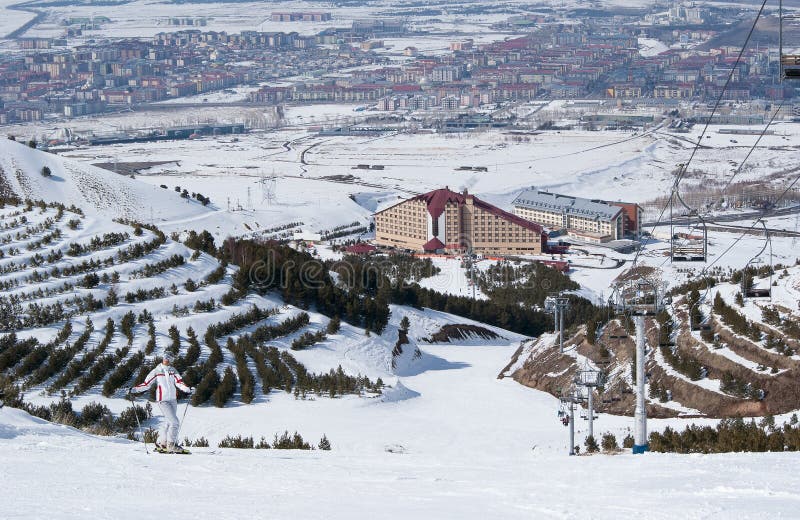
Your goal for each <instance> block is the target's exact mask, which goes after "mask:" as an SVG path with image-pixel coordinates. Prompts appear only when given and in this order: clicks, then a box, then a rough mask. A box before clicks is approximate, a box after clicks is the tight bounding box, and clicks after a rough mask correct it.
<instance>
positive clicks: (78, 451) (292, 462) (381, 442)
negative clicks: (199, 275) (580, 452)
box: [0, 344, 800, 520]
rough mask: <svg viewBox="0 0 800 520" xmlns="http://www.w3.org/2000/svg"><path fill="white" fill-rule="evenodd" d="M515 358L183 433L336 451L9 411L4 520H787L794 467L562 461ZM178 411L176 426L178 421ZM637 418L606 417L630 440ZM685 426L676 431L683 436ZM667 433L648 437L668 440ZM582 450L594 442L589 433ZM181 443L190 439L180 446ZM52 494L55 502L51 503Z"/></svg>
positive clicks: (740, 459) (288, 403)
mask: <svg viewBox="0 0 800 520" xmlns="http://www.w3.org/2000/svg"><path fill="white" fill-rule="evenodd" d="M514 349H515V345H514V344H511V345H505V346H503V345H485V346H470V347H464V346H449V345H448V346H426V347H423V350H424V351H425V353H426V354H427V355H430V356H433V357H435V358H436V359H439V360H440V361H439V362H438V364H437V365H436V366H431V367H429V370H427V371H425V372H423V373H421V374H419V375H417V376H413V377H406V378H404V379H403V381H402V384H403V385H404V386H405V387H406V388H407V390H404V391H402V392H404V393H409V392H415V393H418V394H419V395H418V396H412V397H411V398H410V399H403V400H399V401H394V400H392V399H390V400H388V401H389V402H379V401H377V400H364V399H359V398H344V399H335V400H329V399H318V400H316V401H295V400H294V398H293V397H291V396H290V395H287V394H276V395H275V396H274V397H273V398H271V399H270V401H269V402H268V403H266V404H258V405H250V406H235V407H231V408H228V409H225V410H218V409H214V408H201V409H194V408H192V409H191V410H189V413H188V415H187V419H186V426H185V428H184V430H183V433H185V434H186V435H189V436H190V437H195V436H198V435H205V436H207V437H208V438H209V440H211V441H212V443H215V442H216V441H217V440H218V439H219V438H220V437H223V436H224V435H225V434H228V433H233V434H236V433H242V434H245V435H251V434H252V435H254V436H255V437H256V439H258V438H259V437H260V436H261V435H264V436H266V437H267V438H268V439H269V438H271V437H272V435H273V434H274V433H276V432H282V431H283V430H284V429H289V431H290V432H292V431H294V430H295V429H296V430H298V431H299V432H300V433H302V434H303V435H304V436H305V437H306V438H307V439H309V440H312V441H313V442H316V441H317V440H318V439H319V437H321V436H322V434H323V433H325V434H327V436H328V438H329V439H330V440H331V442H332V444H333V451H330V452H322V451H313V452H298V451H278V450H241V451H240V450H233V449H216V448H205V449H204V448H195V449H194V451H195V454H193V455H190V456H182V457H180V458H178V456H162V455H156V454H150V455H146V454H145V453H144V449H143V446H142V445H141V444H134V443H130V442H126V441H121V440H114V439H99V438H94V437H91V436H88V435H85V434H82V433H78V432H75V431H74V430H72V429H69V428H66V427H61V426H54V425H49V424H43V423H42V422H41V421H39V420H36V419H32V418H29V417H27V416H25V415H24V414H22V413H21V412H19V411H17V410H12V409H9V408H5V409H3V410H2V411H0V457H1V458H2V460H3V463H4V464H3V465H4V471H3V472H2V474H0V489H3V490H4V492H5V493H6V496H7V497H14V499H13V500H10V501H6V502H5V504H4V507H3V516H4V518H8V519H21V518H31V517H38V518H60V519H70V518H86V517H89V516H93V517H103V518H116V519H128V518H130V519H139V518H142V517H146V516H150V515H161V514H163V513H164V511H165V508H167V509H169V510H175V511H180V514H181V515H182V516H187V517H191V518H198V519H205V518H209V519H214V520H217V519H220V518H244V517H252V516H257V517H260V518H328V519H339V518H341V519H345V518H346V519H353V518H369V519H373V518H404V517H410V518H437V519H450V518H453V519H472V518H474V519H484V518H504V519H505V518H508V519H515V518H519V519H530V518H587V517H590V518H610V519H611V518H613V519H617V518H621V517H624V516H627V515H631V514H633V513H636V512H638V513H640V514H643V515H645V517H647V518H654V519H673V518H723V517H736V518H764V517H765V515H768V516H769V517H771V518H781V517H785V518H792V517H794V516H795V514H796V512H797V507H798V503H799V502H800V494H798V492H797V487H798V484H800V481H799V480H800V479H798V478H797V476H796V471H795V467H796V465H797V464H798V463H799V462H800V454H798V453H785V454H776V453H768V454H724V455H708V456H702V455H691V456H687V455H663V454H652V453H651V454H647V455H644V456H633V455H630V454H628V453H624V454H621V455H618V456H605V455H596V456H591V457H583V456H581V457H568V456H567V455H566V440H567V433H566V429H565V428H563V427H562V426H561V424H560V422H559V421H558V420H557V418H556V414H555V411H556V409H557V406H556V400H555V399H554V398H553V397H551V396H549V395H547V394H543V393H541V392H537V391H534V390H531V389H528V388H524V387H521V386H520V385H518V384H517V383H515V382H514V381H512V380H511V379H503V380H498V379H497V378H496V374H497V372H498V371H499V370H500V368H501V367H502V366H503V364H505V362H506V361H507V359H508V358H509V356H510V355H511V353H512V352H513V350H514ZM182 407H183V405H181V410H180V411H181V412H182ZM632 423H633V422H632V420H631V419H630V418H623V417H608V416H601V417H600V419H598V421H597V422H596V423H595V426H596V428H597V429H598V430H599V431H601V432H602V431H606V430H611V431H615V432H616V433H617V434H618V436H620V435H622V433H623V432H624V431H625V428H626V427H628V426H631V425H632ZM686 423H687V422H686V421H680V420H675V419H673V420H671V421H670V424H672V425H673V426H675V425H682V424H686ZM665 424H667V422H666V421H651V429H652V428H662V427H663V426H664V425H665ZM578 426H579V433H578V439H579V441H580V440H582V438H583V436H584V435H585V432H583V431H582V430H583V428H585V427H584V426H583V425H582V424H579V425H578ZM183 433H182V435H183ZM42 493H46V500H45V499H43V496H42Z"/></svg>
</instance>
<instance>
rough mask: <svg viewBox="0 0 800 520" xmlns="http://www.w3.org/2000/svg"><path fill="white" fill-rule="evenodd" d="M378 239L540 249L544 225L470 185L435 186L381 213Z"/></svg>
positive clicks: (411, 245) (425, 246)
mask: <svg viewBox="0 0 800 520" xmlns="http://www.w3.org/2000/svg"><path fill="white" fill-rule="evenodd" d="M375 242H376V243H377V244H379V245H383V246H391V247H398V248H403V249H410V250H413V251H419V252H448V253H463V252H466V251H469V250H472V251H473V252H474V253H477V254H484V255H521V254H540V253H542V251H543V250H546V248H547V234H546V232H545V231H544V228H543V227H542V226H541V225H539V224H536V223H534V222H530V221H527V220H525V219H522V218H520V217H518V216H516V215H514V214H512V213H508V212H506V211H503V210H502V209H500V208H497V207H495V206H493V205H491V204H489V203H487V202H484V201H483V200H481V199H479V198H478V197H476V196H474V195H471V194H469V193H468V192H467V190H464V191H463V192H461V193H457V192H454V191H451V190H450V189H448V188H443V189H439V190H434V191H431V192H428V193H424V194H422V195H417V196H416V197H413V198H411V199H407V200H404V201H402V202H399V203H397V204H395V205H393V206H390V207H388V208H386V209H383V210H381V211H379V212H377V213H376V214H375Z"/></svg>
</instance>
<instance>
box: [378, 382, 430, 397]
mask: <svg viewBox="0 0 800 520" xmlns="http://www.w3.org/2000/svg"><path fill="white" fill-rule="evenodd" d="M420 395H422V394H420V393H419V392H415V391H414V390H411V389H410V388H408V387H407V386H405V385H404V384H403V383H401V382H400V380H399V379H398V381H397V383H395V385H394V386H393V387H391V388H389V387H386V388H384V389H383V398H382V399H381V400H382V401H383V402H384V403H396V402H398V401H405V400H407V399H413V398H415V397H419V396H420Z"/></svg>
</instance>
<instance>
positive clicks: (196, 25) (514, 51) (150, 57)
mask: <svg viewBox="0 0 800 520" xmlns="http://www.w3.org/2000/svg"><path fill="white" fill-rule="evenodd" d="M579 11H580V12H578V13H573V16H572V17H571V19H570V23H562V22H563V20H562V19H560V18H559V17H558V16H556V15H555V14H530V15H517V16H510V17H508V19H507V20H505V21H504V22H498V23H495V24H494V26H493V29H496V30H498V31H501V30H502V31H505V32H506V33H508V34H515V36H509V37H507V38H505V39H504V40H502V41H494V42H489V43H476V42H475V41H474V40H473V39H470V38H459V37H454V38H453V39H452V42H450V44H449V52H444V53H434V54H426V53H425V52H424V51H423V50H421V49H418V48H417V47H416V46H413V45H407V46H403V47H402V48H391V49H389V48H388V47H393V46H392V45H389V44H388V43H387V42H388V41H410V40H409V37H412V36H420V37H423V36H424V32H422V31H419V30H418V29H416V28H414V27H409V25H408V24H406V23H405V22H404V21H402V19H401V18H397V19H389V18H372V19H364V20H355V21H352V22H351V23H349V24H348V25H347V26H343V27H341V28H327V29H324V30H322V31H320V32H318V33H316V34H313V35H301V34H298V33H297V32H288V33H287V32H260V31H241V32H238V33H226V32H217V31H208V30H205V29H204V27H205V26H206V20H205V19H204V18H198V17H181V18H169V19H167V20H165V23H166V25H168V26H169V27H170V28H171V29H173V30H170V31H165V32H161V33H158V34H156V35H155V36H153V37H148V38H104V39H97V40H88V41H87V42H86V43H82V44H80V45H72V44H71V43H70V42H71V41H73V40H74V39H75V38H77V37H80V36H81V34H82V32H83V31H85V30H88V29H92V28H96V27H97V26H100V25H102V24H104V23H108V21H109V20H108V18H106V17H92V18H70V19H65V20H63V22H62V25H63V35H62V36H60V37H52V38H39V37H36V38H25V37H22V38H19V39H17V40H16V46H17V50H15V51H11V52H0V124H8V123H14V122H28V121H38V120H42V119H43V118H46V117H48V115H51V116H52V115H55V116H59V117H77V116H82V115H87V114H93V113H102V112H105V111H108V110H118V109H119V108H120V107H123V108H124V107H133V106H139V105H146V104H150V103H156V102H161V101H165V100H170V99H179V98H184V97H188V96H195V95H202V94H206V93H211V92H220V91H222V92H224V91H225V90H226V89H232V88H234V87H239V86H249V87H250V88H249V90H248V92H247V93H246V96H243V98H242V101H241V102H242V103H244V104H252V105H282V104H289V103H291V104H317V103H360V104H364V105H365V106H368V107H369V108H372V109H375V110H380V111H398V110H407V111H418V110H445V111H453V110H468V109H479V108H480V107H484V106H494V105H498V104H503V103H509V102H510V103H514V102H527V101H531V100H537V99H543V100H546V99H565V98H566V99H570V98H575V99H585V98H590V99H609V98H610V99H616V100H620V101H621V102H623V101H624V102H636V103H644V104H651V105H652V104H655V105H663V106H664V107H670V106H674V105H675V104H676V103H678V102H680V101H687V100H694V101H698V102H701V103H703V102H707V101H708V100H713V99H716V98H718V97H719V96H720V94H721V93H723V92H724V98H725V99H726V100H730V101H747V100H753V99H763V100H765V101H766V102H767V103H769V102H776V101H778V102H784V100H791V99H792V98H793V97H794V96H795V95H796V91H795V89H793V88H791V87H789V86H787V85H786V84H784V83H781V82H780V81H779V80H778V73H777V69H778V66H779V54H778V49H777V47H776V46H774V45H759V44H758V43H756V44H753V45H750V46H749V47H748V48H747V49H745V50H744V52H743V53H742V56H741V58H740V59H738V60H737V57H738V54H739V51H740V49H739V47H737V46H736V45H731V43H733V42H732V41H730V42H729V39H728V38H727V37H726V35H728V34H729V33H730V31H731V27H732V26H735V24H737V23H738V22H740V21H741V19H743V18H742V17H743V16H744V14H746V13H744V14H743V12H742V11H741V10H740V9H739V8H724V7H696V6H694V4H690V3H675V4H673V6H672V7H671V8H670V9H669V10H668V11H666V12H663V11H662V12H652V13H647V14H645V15H642V11H641V10H639V11H637V12H636V13H635V14H626V12H625V11H621V12H620V13H617V14H614V13H609V12H605V11H602V12H601V11H592V10H579ZM269 19H270V20H271V21H274V22H296V23H298V24H303V23H314V22H328V23H331V20H333V23H335V19H334V18H332V15H331V13H330V12H324V11H309V12H305V11H296V12H295V11H286V12H273V13H272V14H271V16H270V18H269ZM642 39H645V40H646V41H647V42H650V43H651V44H652V45H653V46H654V48H652V49H650V50H649V51H648V52H644V51H642V48H641V41H642ZM734 65H735V67H734ZM726 83H727V88H725V89H723V86H724V85H726ZM198 101H199V102H201V103H202V102H203V101H202V100H198ZM782 110H783V114H782V116H785V117H794V116H797V115H800V110H798V109H795V107H794V106H793V104H792V103H791V102H789V103H786V102H784V105H783V108H782ZM763 117H764V116H763V114H755V115H753V117H752V118H751V119H748V120H747V121H736V122H737V123H741V122H751V123H759V122H762V120H763Z"/></svg>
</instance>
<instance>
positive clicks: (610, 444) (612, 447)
mask: <svg viewBox="0 0 800 520" xmlns="http://www.w3.org/2000/svg"><path fill="white" fill-rule="evenodd" d="M601 445H602V446H603V451H604V452H606V453H613V452H615V451H617V450H618V449H619V446H618V445H617V438H616V437H615V436H614V434H613V433H610V432H607V433H604V434H603V437H602V441H601Z"/></svg>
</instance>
